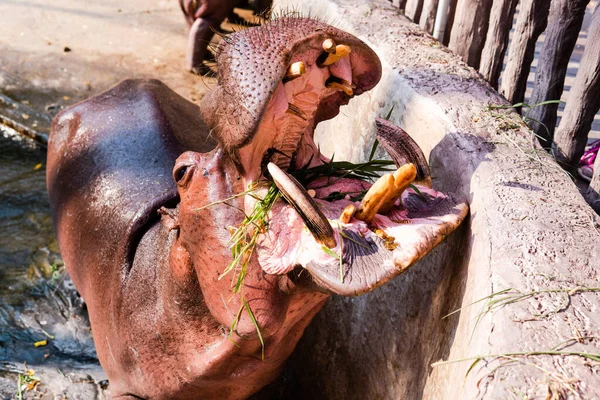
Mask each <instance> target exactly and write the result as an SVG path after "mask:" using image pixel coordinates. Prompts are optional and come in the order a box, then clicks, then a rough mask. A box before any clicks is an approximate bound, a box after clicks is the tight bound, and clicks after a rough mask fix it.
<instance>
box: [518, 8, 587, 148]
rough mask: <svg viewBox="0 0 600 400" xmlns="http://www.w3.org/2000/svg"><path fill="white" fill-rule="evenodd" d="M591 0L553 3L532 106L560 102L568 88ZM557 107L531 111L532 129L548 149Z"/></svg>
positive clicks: (537, 69)
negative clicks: (569, 72)
mask: <svg viewBox="0 0 600 400" xmlns="http://www.w3.org/2000/svg"><path fill="white" fill-rule="evenodd" d="M588 3H589V0H552V4H551V5H550V16H549V22H548V28H547V29H546V34H545V36H546V38H545V40H544V46H543V47H542V52H541V53H540V57H539V59H538V66H537V68H536V70H535V86H534V87H533V94H532V95H531V99H530V100H529V104H530V105H532V106H533V105H535V104H539V103H541V102H544V101H548V100H559V99H560V95H561V94H562V92H563V88H564V85H565V76H566V75H567V65H568V64H569V58H570V57H571V53H573V48H574V47H575V42H577V37H578V36H579V31H580V30H581V25H582V24H583V17H584V16H585V8H586V6H587V4H588ZM557 111H558V104H545V105H542V106H537V107H534V108H533V109H531V111H530V112H529V117H530V126H531V129H533V131H534V132H535V133H536V134H537V135H538V137H539V138H540V143H541V145H542V146H544V147H545V148H548V149H549V148H550V147H551V146H552V141H553V139H554V129H555V128H556V113H557Z"/></svg>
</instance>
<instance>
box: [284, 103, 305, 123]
mask: <svg viewBox="0 0 600 400" xmlns="http://www.w3.org/2000/svg"><path fill="white" fill-rule="evenodd" d="M286 112H288V113H290V114H293V115H295V116H297V117H298V118H301V119H303V120H304V121H306V120H307V119H308V117H307V116H306V113H305V112H304V111H302V110H301V109H300V107H298V106H297V105H295V104H292V103H288V109H287V111H286Z"/></svg>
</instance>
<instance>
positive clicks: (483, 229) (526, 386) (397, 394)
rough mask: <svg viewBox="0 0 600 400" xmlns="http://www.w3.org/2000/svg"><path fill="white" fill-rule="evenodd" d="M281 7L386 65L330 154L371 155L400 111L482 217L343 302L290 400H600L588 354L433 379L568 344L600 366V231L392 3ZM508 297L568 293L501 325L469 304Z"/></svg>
mask: <svg viewBox="0 0 600 400" xmlns="http://www.w3.org/2000/svg"><path fill="white" fill-rule="evenodd" d="M282 3H286V4H282ZM279 5H280V6H283V7H284V8H285V7H290V5H291V6H292V7H293V8H294V9H299V10H300V11H301V12H308V11H312V12H313V13H316V14H317V15H319V16H322V17H323V19H325V20H326V21H333V22H334V23H335V22H336V21H338V23H337V25H339V26H340V27H342V28H344V29H346V30H349V31H351V32H353V33H354V34H356V35H357V36H358V37H360V38H361V39H363V40H365V41H367V42H368V43H370V44H371V45H372V46H373V47H374V48H376V49H377V51H378V53H379V54H380V56H381V58H382V59H383V60H384V62H385V64H386V65H385V67H384V78H383V79H382V82H381V83H380V84H379V86H378V87H377V88H376V89H375V90H373V92H372V93H371V95H370V96H368V95H367V96H362V97H363V98H364V99H360V98H357V99H356V100H353V102H351V103H350V104H349V105H348V106H347V109H346V110H343V111H342V112H341V113H342V115H341V116H340V117H338V119H336V121H335V122H330V123H329V124H327V126H325V124H324V126H323V127H321V133H322V136H321V139H323V140H322V146H321V148H322V149H325V150H326V151H327V149H329V151H330V152H331V150H333V144H332V143H333V142H334V141H335V139H333V140H329V142H328V140H327V139H326V138H337V141H338V143H339V140H340V137H344V142H345V143H357V144H358V145H359V146H354V147H352V148H348V149H339V148H337V149H335V152H336V158H338V157H339V158H340V159H341V158H348V159H352V160H358V159H361V158H364V157H366V154H365V153H366V152H367V151H368V149H369V148H370V144H371V143H372V140H373V137H374V136H373V135H372V132H370V131H369V129H367V128H368V127H370V126H371V120H372V119H373V118H374V117H375V115H380V116H384V115H385V114H387V112H388V111H389V110H390V108H391V107H392V106H394V111H393V113H392V119H393V121H394V122H396V123H398V124H399V125H401V126H402V127H403V128H404V129H406V130H407V131H408V132H409V133H410V134H411V135H412V136H413V137H414V138H415V139H416V140H417V142H418V143H419V144H420V145H421V146H422V148H423V149H424V150H425V151H426V153H427V154H428V155H429V158H430V163H431V166H432V172H433V175H434V178H435V179H434V187H435V188H436V189H438V190H443V191H451V192H455V193H457V194H459V195H462V196H463V197H465V198H467V199H468V200H469V203H470V206H471V217H470V220H469V221H467V224H465V225H464V226H463V227H462V228H461V229H460V230H459V231H457V232H455V233H454V234H453V235H452V236H451V237H449V238H448V239H447V240H446V242H444V243H443V244H442V245H440V246H439V247H438V248H437V249H436V250H435V251H434V252H432V253H430V254H429V255H428V256H426V257H425V258H424V259H423V260H421V261H420V262H419V263H418V264H417V265H415V266H414V267H413V268H412V269H411V270H409V271H408V272H407V273H405V274H404V275H402V276H400V277H399V278H396V279H395V280H394V281H393V282H391V283H390V284H388V285H386V286H384V287H382V288H380V289H378V290H376V291H375V292H373V293H370V294H368V295H365V296H362V297H358V298H339V297H337V298H334V299H332V300H331V301H330V303H329V304H328V305H327V306H326V308H325V309H324V310H323V311H322V312H321V313H320V314H319V315H318V316H317V318H316V319H315V320H314V322H313V323H312V324H311V325H310V326H309V328H308V329H307V331H306V334H305V336H304V338H303V339H302V341H301V342H300V344H299V345H298V348H297V350H296V352H295V354H294V356H293V357H292V359H291V360H290V362H289V364H288V367H287V371H286V373H285V374H284V380H285V381H286V385H287V386H288V387H289V388H290V389H289V391H290V394H289V397H291V398H293V397H297V398H330V399H334V398H345V399H367V398H369V399H370V398H382V399H383V398H385V399H414V398H430V399H470V398H485V399H496V398H498V399H506V398H546V396H551V395H552V396H560V395H564V396H574V397H575V396H576V394H578V395H581V396H582V397H583V398H598V397H600V378H599V377H598V374H597V373H598V363H596V362H594V361H591V360H589V359H585V358H582V357H579V356H565V355H553V356H549V355H540V356H510V357H504V358H502V359H496V358H494V357H488V358H485V360H484V361H482V362H479V363H477V364H475V365H472V364H473V361H474V360H468V361H463V362H457V363H450V364H444V365H439V366H435V367H433V366H432V363H434V362H437V361H443V360H459V359H464V358H471V357H475V356H485V355H495V354H506V353H521V352H545V351H550V350H557V348H556V347H557V346H559V347H558V350H562V351H566V352H569V351H573V352H588V353H594V354H598V353H600V344H599V342H598V340H597V339H595V337H597V335H598V330H599V327H600V325H599V324H598V320H599V318H600V317H599V316H598V315H597V310H598V309H599V306H600V298H599V297H598V294H597V293H595V292H592V291H589V290H587V289H581V290H573V289H574V288H585V287H588V288H595V287H600V284H599V283H598V267H600V261H599V260H600V257H599V256H600V254H599V253H600V232H599V231H600V228H599V227H598V221H597V220H596V218H597V217H596V216H595V214H594V212H593V211H592V209H591V208H590V207H589V206H588V205H587V204H586V202H585V201H584V199H583V198H582V197H581V195H580V194H579V192H578V191H577V189H576V187H575V185H574V184H573V183H572V182H571V180H570V179H569V177H568V176H567V175H565V174H564V173H563V172H562V171H561V170H560V169H559V168H558V166H557V165H556V164H555V163H554V161H553V160H552V158H551V157H549V156H548V155H547V154H546V153H545V152H544V151H543V150H541V149H540V148H539V147H537V145H536V144H537V140H534V137H533V135H532V133H531V131H530V130H529V129H528V128H527V127H526V125H525V124H524V123H523V121H522V120H521V118H520V117H519V116H518V115H517V114H515V113H513V112H511V111H510V110H506V109H494V108H489V106H497V105H507V104H508V103H507V102H506V100H505V99H504V98H503V97H501V96H500V95H498V94H497V93H496V92H495V91H494V90H493V89H492V88H491V87H490V86H489V85H488V84H487V83H486V82H485V81H484V80H483V79H482V78H481V76H480V75H479V74H478V73H477V72H476V71H474V70H473V69H471V68H469V67H468V66H467V65H466V64H464V63H463V62H462V61H460V60H459V58H458V57H457V56H455V55H453V54H451V53H450V52H449V51H448V50H447V49H446V48H444V47H443V46H441V45H440V44H439V43H438V42H436V41H435V40H434V39H433V38H432V37H431V36H429V35H428V34H425V33H423V32H422V31H420V30H419V29H418V27H417V26H416V25H414V24H412V23H410V22H408V20H406V19H405V18H404V17H403V16H401V15H399V13H398V11H397V9H394V8H392V7H391V3H389V2H388V1H385V0H373V1H370V2H369V3H368V4H366V5H365V4H364V3H363V2H361V1H359V0H336V1H335V2H330V1H319V2H318V4H317V5H312V6H311V5H310V4H307V2H303V3H302V4H299V3H295V2H294V3H291V2H279ZM334 132H336V133H335V134H334ZM348 132H349V133H348ZM325 133H326V135H325ZM343 135H345V136H343ZM348 135H350V137H348ZM328 143H329V144H328ZM328 146H330V147H328ZM507 289H511V291H510V292H509V293H510V294H511V295H513V294H514V295H515V296H517V295H518V293H522V294H527V293H532V292H540V291H544V290H549V289H551V290H554V289H559V290H561V291H559V292H552V293H539V294H535V295H532V296H529V297H525V298H522V299H520V300H518V301H516V302H513V303H511V304H508V305H506V306H504V307H497V308H494V309H493V310H491V312H488V313H482V311H483V310H484V309H485V305H486V304H487V300H484V301H481V302H479V303H477V304H475V305H473V306H469V305H470V304H472V303H473V302H476V301H478V300H481V299H485V298H486V297H487V296H491V295H493V294H494V293H498V292H501V291H503V290H507ZM569 292H570V294H569ZM503 296H507V295H495V296H492V299H495V300H498V299H500V298H502V297H503ZM505 298H507V299H508V297H505ZM498 304H499V303H497V305H498ZM459 308H463V309H462V311H460V312H458V313H456V314H453V315H452V316H450V317H448V318H445V319H444V318H443V317H444V315H446V314H448V313H450V312H452V311H454V310H457V309H459ZM471 366H472V367H473V368H472V369H471V370H470V371H469V368H470V367H471ZM468 371H469V373H468V375H467V372H468ZM465 375H466V377H465ZM294 393H295V395H294ZM552 398H562V397H552ZM565 398H566V397H565Z"/></svg>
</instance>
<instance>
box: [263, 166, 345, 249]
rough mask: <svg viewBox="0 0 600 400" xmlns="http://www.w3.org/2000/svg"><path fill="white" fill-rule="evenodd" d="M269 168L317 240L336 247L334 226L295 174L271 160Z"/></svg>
mask: <svg viewBox="0 0 600 400" xmlns="http://www.w3.org/2000/svg"><path fill="white" fill-rule="evenodd" d="M267 169H268V170H269V173H270V174H271V177H272V178H273V182H275V185H277V187H278V188H279V190H280V191H281V194H282V195H283V197H284V198H285V199H286V200H287V202H288V203H289V204H290V205H291V206H292V207H294V209H295V210H296V211H297V212H298V214H300V217H301V218H302V220H303V221H304V225H306V227H307V228H308V230H309V231H310V233H312V235H313V237H314V238H315V240H316V241H317V242H319V243H321V244H323V245H325V246H327V247H329V248H330V249H333V248H334V247H336V246H337V243H336V240H335V236H334V232H333V228H332V227H331V225H330V224H329V221H328V220H327V218H325V215H323V213H322V212H321V210H320V209H319V208H318V207H317V204H316V203H315V201H314V200H313V199H312V197H310V195H309V194H308V193H307V192H306V189H304V188H303V187H302V185H300V184H299V183H298V181H297V180H296V179H294V177H293V176H291V175H289V174H287V173H285V172H283V171H282V170H281V168H279V167H278V166H277V165H275V164H274V163H272V162H270V163H269V164H268V165H267Z"/></svg>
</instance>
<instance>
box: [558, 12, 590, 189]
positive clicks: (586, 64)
mask: <svg viewBox="0 0 600 400" xmlns="http://www.w3.org/2000/svg"><path fill="white" fill-rule="evenodd" d="M598 109H600V2H599V3H598V4H597V5H596V9H595V10H594V13H593V14H592V20H591V22H590V28H589V31H588V37H587V42H586V45H585V50H584V52H583V57H582V59H581V64H580V66H579V70H578V71H577V76H576V77H575V83H574V84H573V87H572V88H571V90H570V92H569V98H568V100H567V104H566V106H565V112H564V114H563V117H562V119H561V121H560V124H559V125H558V128H557V129H556V135H555V138H554V143H555V145H556V150H557V154H556V157H557V159H558V160H559V161H560V162H561V163H562V164H564V165H566V166H568V167H567V168H568V169H570V170H571V171H573V170H574V169H575V168H576V167H577V164H578V162H579V159H580V158H581V156H582V155H583V152H584V151H585V145H586V142H587V138H588V133H589V131H590V129H591V126H592V122H593V121H594V116H595V115H596V113H597V112H598ZM594 172H595V174H596V175H598V172H600V171H597V170H594ZM596 181H597V183H598V187H597V188H596V192H597V193H598V192H600V177H597V179H596Z"/></svg>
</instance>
